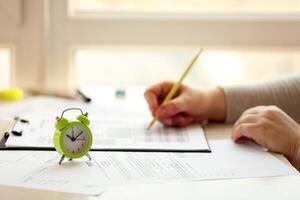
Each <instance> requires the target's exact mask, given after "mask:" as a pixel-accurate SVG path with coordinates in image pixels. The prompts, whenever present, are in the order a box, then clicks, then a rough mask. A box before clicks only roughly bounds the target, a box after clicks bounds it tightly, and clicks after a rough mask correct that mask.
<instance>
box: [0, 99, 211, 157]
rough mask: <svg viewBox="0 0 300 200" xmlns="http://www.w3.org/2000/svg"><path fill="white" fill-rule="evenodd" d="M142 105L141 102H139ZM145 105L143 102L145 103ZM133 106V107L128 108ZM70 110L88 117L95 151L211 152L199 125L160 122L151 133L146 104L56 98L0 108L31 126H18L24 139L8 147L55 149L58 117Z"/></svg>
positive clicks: (13, 140)
mask: <svg viewBox="0 0 300 200" xmlns="http://www.w3.org/2000/svg"><path fill="white" fill-rule="evenodd" d="M138 102H139V101H138ZM142 102H144V101H142ZM129 104H130V105H129ZM70 107H79V108H82V109H83V111H84V112H88V113H89V119H90V121H91V124H90V128H91V131H92V133H93V137H94V138H93V146H92V148H93V149H98V150H99V149H100V150H140V151H149V150H151V151H184V152H187V151H191V152H192V151H204V152H209V151H210V148H209V145H208V143H207V141H206V137H205V133H204V131H203V128H202V127H201V126H200V125H193V126H189V127H184V128H167V127H164V126H163V125H162V124H160V123H159V122H157V123H156V124H155V125H154V126H153V127H152V128H151V129H150V130H147V126H148V124H149V123H150V121H151V119H152V116H151V115H150V113H149V111H148V110H147V105H146V104H145V103H138V104H137V105H131V103H130V102H128V104H127V103H126V102H122V101H121V102H113V103H111V104H109V103H107V102H106V103H105V102H103V104H100V103H99V104H86V103H82V102H80V101H75V100H66V99H60V98H54V97H34V98H29V99H26V100H24V101H23V102H20V103H15V104H9V105H7V106H3V107H1V109H2V111H1V113H0V118H1V117H2V118H3V117H4V115H5V116H6V117H8V116H10V117H11V118H12V117H13V116H19V117H20V118H24V119H26V120H29V122H30V123H29V124H25V125H24V124H21V123H17V124H16V126H15V128H14V130H18V131H19V130H22V131H23V134H22V136H21V137H20V136H14V135H12V134H11V135H10V136H9V138H8V139H7V141H6V146H7V147H47V148H49V147H50V148H51V147H52V148H53V139H52V137H53V135H54V132H55V128H54V124H55V117H56V116H60V114H61V112H62V111H63V110H64V109H66V108H70ZM77 115H79V113H78V112H68V113H67V114H66V116H65V117H67V118H68V119H69V120H75V119H76V116H77Z"/></svg>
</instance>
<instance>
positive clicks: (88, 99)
mask: <svg viewBox="0 0 300 200" xmlns="http://www.w3.org/2000/svg"><path fill="white" fill-rule="evenodd" d="M76 92H77V94H78V95H79V96H80V97H81V98H82V99H83V101H84V102H86V103H90V102H91V101H92V99H91V98H90V97H87V96H86V95H85V94H84V93H83V92H82V91H81V90H79V89H77V90H76Z"/></svg>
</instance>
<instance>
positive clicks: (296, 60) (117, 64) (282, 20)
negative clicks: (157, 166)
mask: <svg viewBox="0 0 300 200" xmlns="http://www.w3.org/2000/svg"><path fill="white" fill-rule="evenodd" d="M200 47H202V48H204V50H205V51H204V53H203V55H202V56H201V57H200V59H199V61H198V63H197V65H195V66H194V68H193V70H192V72H191V73H190V74H189V76H188V77H187V79H186V80H185V81H186V83H190V84H195V85H215V84H217V85H232V84H249V83H251V82H253V81H261V80H267V79H271V78H275V77H279V76H282V75H286V74H290V73H298V72H299V71H300V48H299V47H300V1H299V0H285V1H282V0H265V1H261V0H163V1H162V0H160V1H159V0H0V89H2V88H6V87H11V86H19V87H22V88H25V89H37V90H44V91H61V92H64V91H67V90H68V91H69V90H73V89H74V88H77V87H85V86H97V85H112V86H116V87H122V86H125V85H126V86H128V85H149V84H153V83H155V82H158V81H162V80H165V79H167V80H176V79H177V78H178V77H179V75H180V74H181V73H182V71H183V70H184V68H185V67H186V66H187V64H188V63H189V61H190V59H191V58H192V56H194V55H195V54H196V53H197V51H198V50H199V48H200Z"/></svg>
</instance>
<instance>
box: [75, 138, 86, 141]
mask: <svg viewBox="0 0 300 200" xmlns="http://www.w3.org/2000/svg"><path fill="white" fill-rule="evenodd" d="M76 140H85V139H84V138H78V139H76ZM76 140H75V141H76Z"/></svg>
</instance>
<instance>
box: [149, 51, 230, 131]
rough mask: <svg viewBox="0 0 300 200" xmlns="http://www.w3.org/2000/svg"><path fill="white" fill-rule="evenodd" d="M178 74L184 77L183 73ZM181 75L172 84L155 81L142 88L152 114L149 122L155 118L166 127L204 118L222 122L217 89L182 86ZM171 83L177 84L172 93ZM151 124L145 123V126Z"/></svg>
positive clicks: (222, 104) (221, 101) (222, 102)
mask: <svg viewBox="0 0 300 200" xmlns="http://www.w3.org/2000/svg"><path fill="white" fill-rule="evenodd" d="M197 55H199V54H197ZM195 58H197V56H196V57H194V59H195ZM194 59H193V60H194ZM192 63H193V62H191V64H192ZM190 66H191V65H189V66H188V67H190ZM190 68H191V67H190ZM187 69H188V68H187ZM185 72H187V70H186V71H185ZM186 74H187V73H186ZM182 77H183V78H184V77H185V75H184V76H182ZM182 77H181V79H180V80H181V81H180V80H179V81H178V82H176V83H174V82H162V83H158V84H155V85H153V86H151V87H149V88H148V89H147V90H146V91H145V98H146V101H147V103H148V105H149V109H150V111H151V113H152V115H153V117H154V120H152V123H151V124H153V121H154V122H155V121H156V120H158V121H160V122H162V123H163V124H165V125H167V126H185V125H188V124H191V123H196V122H202V121H205V120H215V121H223V120H224V119H225V100H224V94H223V92H222V91H221V89H220V88H210V89H203V88H200V89H194V88H191V87H188V86H185V85H182V84H181V83H182V80H183V78H182ZM178 83H179V84H178ZM175 85H177V86H176V91H175V92H174V89H173V92H172V93H173V94H172V93H171V91H172V88H174V87H175ZM170 93H171V94H172V95H170ZM168 96H169V97H168ZM170 96H171V97H170ZM167 97H168V98H167ZM151 124H149V128H150V127H151Z"/></svg>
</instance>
